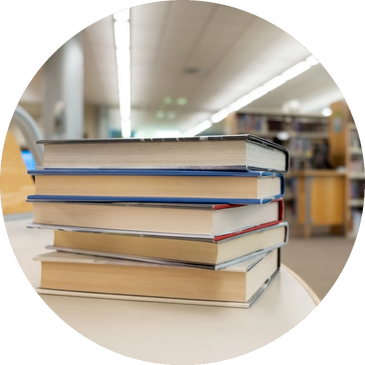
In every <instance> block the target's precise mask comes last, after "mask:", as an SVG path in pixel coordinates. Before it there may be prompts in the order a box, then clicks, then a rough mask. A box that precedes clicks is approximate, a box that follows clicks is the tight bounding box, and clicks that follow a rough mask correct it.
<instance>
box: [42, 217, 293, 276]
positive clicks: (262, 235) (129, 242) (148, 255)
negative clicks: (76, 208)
mask: <svg viewBox="0 0 365 365" xmlns="http://www.w3.org/2000/svg"><path fill="white" fill-rule="evenodd" d="M49 228H52V227H49ZM287 237H288V225H287V223H280V224H277V225H274V226H269V227H266V228H259V229H254V230H252V229H249V230H246V231H243V232H242V233H241V234H239V235H234V236H228V237H223V238H213V239H206V240H203V239H200V240H197V239H195V240H194V239H184V238H183V237H163V236H159V237H158V236H146V235H137V234H136V235H123V234H111V233H108V232H104V233H103V234H100V233H95V232H88V231H73V229H72V227H64V228H63V229H62V230H55V231H54V242H53V246H52V245H49V246H46V248H48V249H54V250H57V251H63V252H73V253H80V254H90V255H96V256H104V257H112V258H122V259H123V258H124V259H129V260H137V261H146V262H156V263H160V264H169V263H170V262H180V263H182V262H183V263H184V264H195V265H206V266H211V267H212V268H214V269H216V270H219V269H221V268H223V267H226V266H229V265H231V264H232V263H238V262H239V261H244V260H245V259H246V258H247V257H248V256H252V255H258V254H260V253H262V252H264V251H269V250H272V249H273V248H275V247H278V246H282V245H284V244H285V243H286V242H287Z"/></svg>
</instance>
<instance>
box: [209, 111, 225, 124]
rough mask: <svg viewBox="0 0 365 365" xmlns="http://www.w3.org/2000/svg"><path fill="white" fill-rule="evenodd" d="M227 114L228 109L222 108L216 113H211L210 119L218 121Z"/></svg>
mask: <svg viewBox="0 0 365 365" xmlns="http://www.w3.org/2000/svg"><path fill="white" fill-rule="evenodd" d="M228 114H229V111H228V109H222V110H220V111H219V112H218V113H215V114H213V115H212V117H211V118H210V121H211V122H212V123H218V122H220V121H221V120H223V119H224V118H225V117H226V116H227V115H228Z"/></svg>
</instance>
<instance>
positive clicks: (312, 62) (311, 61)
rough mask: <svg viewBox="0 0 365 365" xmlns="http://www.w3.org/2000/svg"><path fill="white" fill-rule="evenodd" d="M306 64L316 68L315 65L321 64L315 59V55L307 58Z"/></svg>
mask: <svg viewBox="0 0 365 365" xmlns="http://www.w3.org/2000/svg"><path fill="white" fill-rule="evenodd" d="M305 62H307V63H308V64H309V65H310V66H315V65H318V63H319V61H318V60H317V58H315V57H314V56H313V55H311V56H309V57H307V58H306V59H305Z"/></svg>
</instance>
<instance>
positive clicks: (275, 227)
mask: <svg viewBox="0 0 365 365" xmlns="http://www.w3.org/2000/svg"><path fill="white" fill-rule="evenodd" d="M38 143H42V144H44V147H45V157H44V164H43V166H41V167H38V168H36V169H35V170H30V171H29V174H31V175H34V176H35V181H36V194H35V195H31V196H29V197H28V202H31V203H32V204H33V210H34V218H33V223H31V224H29V225H28V227H29V228H40V229H51V230H54V242H53V245H48V246H46V247H47V248H48V249H51V251H50V252H49V253H47V254H42V255H39V256H36V257H35V260H38V261H40V262H41V267H42V274H41V284H40V288H39V289H38V291H39V293H48V294H59V295H75V296H88V297H102V298H116V299H132V300H144V301H160V302H178V303H185V304H203V305H218V306H233V307H243V308H248V307H250V306H251V305H252V304H253V303H254V301H255V300H256V299H257V298H258V297H259V296H260V295H261V294H262V293H263V291H264V290H265V288H266V287H267V286H268V284H269V283H270V282H271V280H273V278H274V277H275V275H276V273H277V272H278V270H279V267H280V248H281V247H282V246H283V245H285V244H286V243H287V242H288V225H287V224H286V223H283V222H282V219H283V201H282V197H283V194H284V186H285V184H284V179H283V175H282V173H285V172H288V166H289V154H288V151H287V150H286V149H285V148H283V147H281V146H279V145H277V144H274V143H272V142H269V141H266V140H264V139H261V138H258V137H255V136H252V135H240V136H214V137H192V138H178V139H175V138H166V139H97V140H95V139H89V140H66V141H59V140H56V141H39V142H38Z"/></svg>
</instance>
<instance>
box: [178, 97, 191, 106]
mask: <svg viewBox="0 0 365 365" xmlns="http://www.w3.org/2000/svg"><path fill="white" fill-rule="evenodd" d="M187 102H188V101H187V100H186V98H183V97H180V98H177V99H176V104H177V105H185V104H186V103H187Z"/></svg>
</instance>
